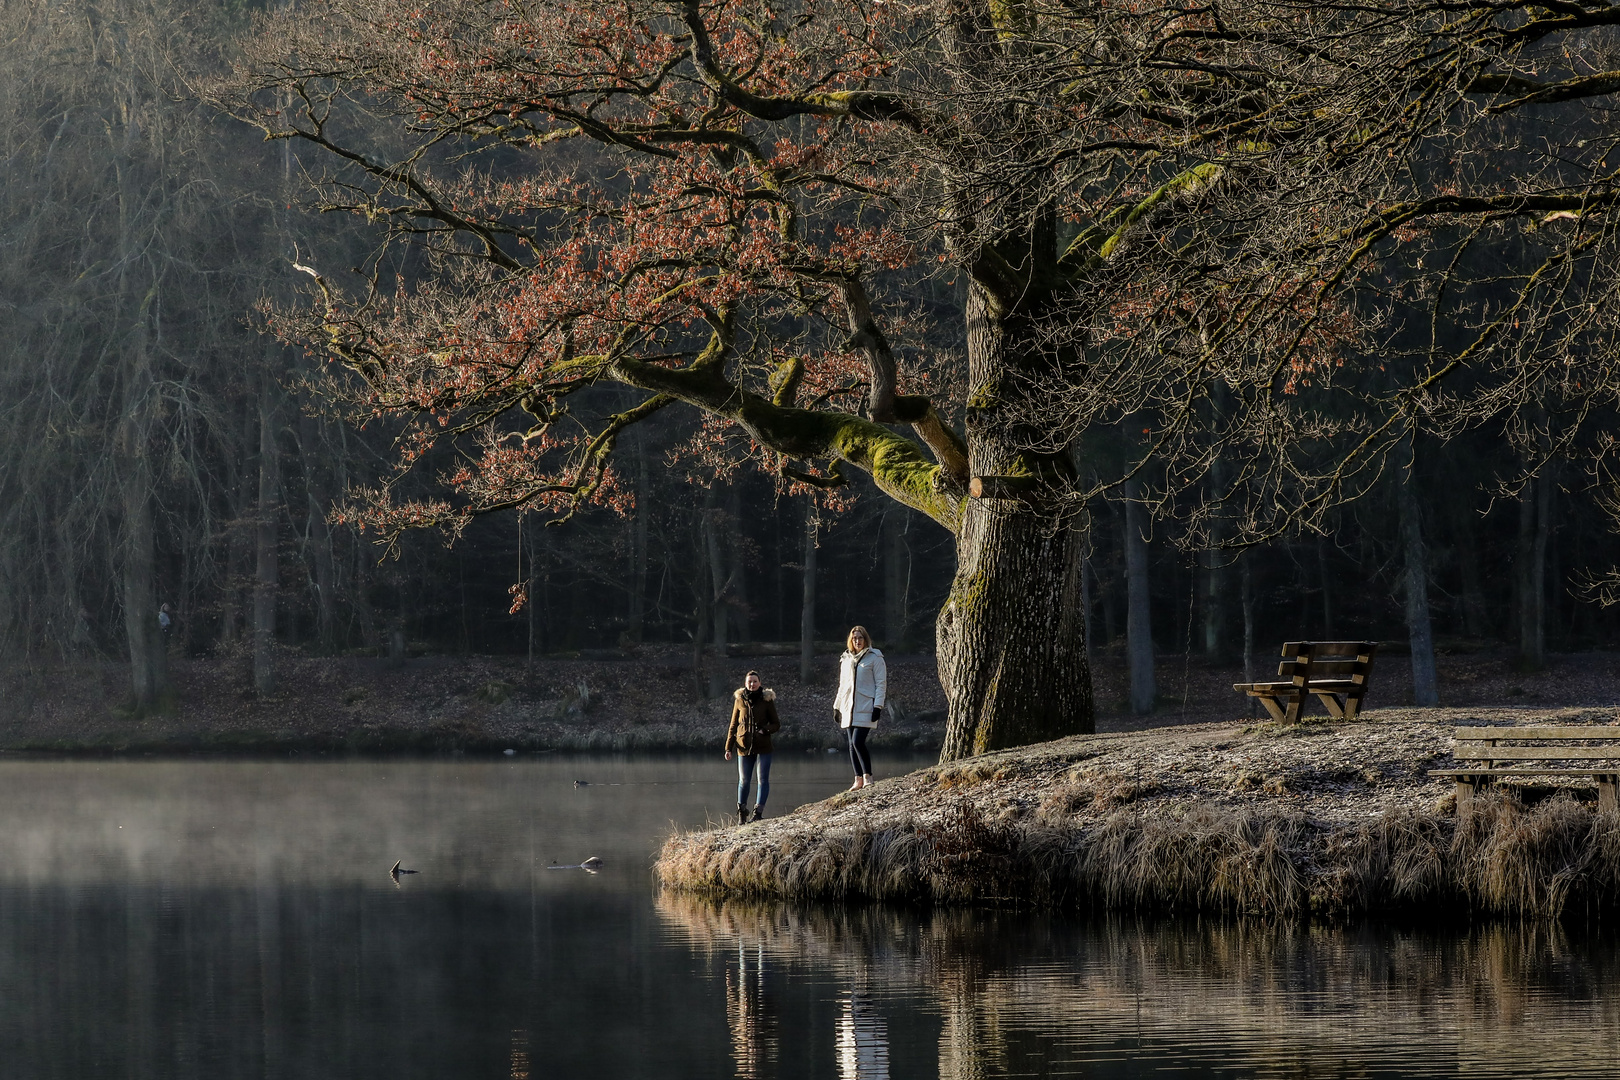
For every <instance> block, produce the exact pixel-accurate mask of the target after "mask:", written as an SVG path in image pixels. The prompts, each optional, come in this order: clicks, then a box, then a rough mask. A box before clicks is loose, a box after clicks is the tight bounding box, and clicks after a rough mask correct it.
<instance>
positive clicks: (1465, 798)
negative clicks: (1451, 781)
mask: <svg viewBox="0 0 1620 1080" xmlns="http://www.w3.org/2000/svg"><path fill="white" fill-rule="evenodd" d="M1490 783H1491V782H1490V779H1489V778H1488V777H1484V776H1459V777H1457V818H1458V819H1459V820H1461V819H1462V818H1464V817H1466V816H1467V815H1468V814H1470V813H1472V812H1473V809H1474V798H1475V796H1477V795H1479V793H1480V792H1481V791H1483V790H1484V789H1485V788H1487V787H1489V786H1490Z"/></svg>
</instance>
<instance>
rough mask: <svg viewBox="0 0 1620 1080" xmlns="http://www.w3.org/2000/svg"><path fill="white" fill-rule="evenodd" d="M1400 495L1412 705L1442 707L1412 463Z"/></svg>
mask: <svg viewBox="0 0 1620 1080" xmlns="http://www.w3.org/2000/svg"><path fill="white" fill-rule="evenodd" d="M1399 479H1400V483H1399V485H1398V490H1397V492H1396V501H1397V502H1398V503H1399V511H1400V521H1401V551H1402V554H1403V556H1404V561H1405V564H1406V572H1405V580H1404V590H1403V591H1404V592H1405V593H1406V632H1407V638H1408V641H1409V642H1410V643H1411V648H1412V703H1413V704H1414V705H1417V706H1418V707H1419V708H1432V707H1433V706H1435V705H1438V704H1439V703H1440V690H1439V683H1438V682H1437V680H1436V677H1435V670H1434V635H1433V633H1432V631H1431V629H1430V624H1429V557H1428V552H1427V551H1426V550H1425V548H1424V544H1423V520H1422V515H1421V513H1420V511H1419V508H1418V499H1417V491H1416V490H1415V487H1416V485H1415V482H1414V479H1413V476H1412V466H1411V464H1410V459H1408V464H1407V465H1406V467H1405V468H1404V469H1403V470H1402V473H1401V476H1400V478H1399Z"/></svg>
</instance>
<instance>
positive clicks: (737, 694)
mask: <svg viewBox="0 0 1620 1080" xmlns="http://www.w3.org/2000/svg"><path fill="white" fill-rule="evenodd" d="M760 693H762V694H764V695H765V700H766V701H775V700H776V691H775V690H772V689H771V688H770V687H768V686H764V687H761V688H760ZM747 694H748V687H746V686H739V687H738V688H737V689H736V690H735V691H733V692H732V695H731V697H732V700H733V701H741V700H742V699H743V698H744V697H745V696H746V695H747ZM711 700H713V699H711Z"/></svg>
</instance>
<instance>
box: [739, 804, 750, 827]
mask: <svg viewBox="0 0 1620 1080" xmlns="http://www.w3.org/2000/svg"><path fill="white" fill-rule="evenodd" d="M737 824H739V825H746V824H748V807H746V806H744V805H743V804H742V803H738V804H737Z"/></svg>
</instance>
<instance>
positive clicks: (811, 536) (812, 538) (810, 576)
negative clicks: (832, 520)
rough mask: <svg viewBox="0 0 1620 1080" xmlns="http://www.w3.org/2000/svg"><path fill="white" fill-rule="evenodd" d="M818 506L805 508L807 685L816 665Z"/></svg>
mask: <svg viewBox="0 0 1620 1080" xmlns="http://www.w3.org/2000/svg"><path fill="white" fill-rule="evenodd" d="M816 526H817V521H816V504H815V503H813V502H808V501H807V502H806V503H805V507H804V603H803V605H802V606H801V607H800V608H799V681H800V682H801V683H807V682H809V681H810V676H811V674H812V672H813V671H814V668H815V663H816V546H817V538H816V533H817V531H818V529H817V527H816Z"/></svg>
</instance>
